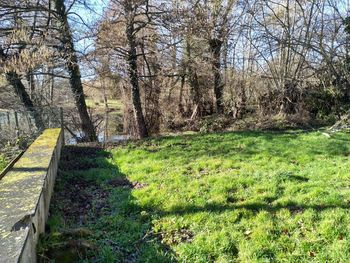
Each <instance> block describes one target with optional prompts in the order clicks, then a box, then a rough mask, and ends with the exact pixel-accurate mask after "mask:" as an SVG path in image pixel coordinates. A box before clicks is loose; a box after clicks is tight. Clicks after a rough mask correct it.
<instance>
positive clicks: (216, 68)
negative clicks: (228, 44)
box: [209, 39, 224, 114]
mask: <svg viewBox="0 0 350 263" xmlns="http://www.w3.org/2000/svg"><path fill="white" fill-rule="evenodd" d="M222 44H223V42H222V41H221V40H219V39H211V40H210V41H209V45H210V49H211V53H212V70H213V73H214V93H215V99H216V112H217V113H219V114H222V113H223V112H224V105H223V87H224V85H223V84H222V76H221V47H222Z"/></svg>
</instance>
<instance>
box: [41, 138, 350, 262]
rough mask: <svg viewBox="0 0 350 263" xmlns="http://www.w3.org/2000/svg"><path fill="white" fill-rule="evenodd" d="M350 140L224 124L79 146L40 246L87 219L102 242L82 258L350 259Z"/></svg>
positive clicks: (60, 237)
mask: <svg viewBox="0 0 350 263" xmlns="http://www.w3.org/2000/svg"><path fill="white" fill-rule="evenodd" d="M349 142H350V134H345V133H338V134H334V135H331V137H330V138H328V137H327V136H325V135H324V134H322V132H310V133H305V132H291V133H272V132H237V133H215V134H205V135H187V136H176V137H167V138H160V139H150V140H145V141H142V142H135V143H128V144H126V145H125V146H120V147H117V148H115V149H112V150H111V154H112V155H111V156H108V152H107V153H106V152H105V153H103V151H101V152H99V153H98V154H97V155H96V156H95V157H94V156H89V155H86V157H85V158H83V157H81V156H78V157H77V159H79V162H80V164H79V163H78V164H76V168H75V171H73V170H72V168H69V169H70V170H69V171H65V172H64V173H63V174H61V175H60V176H59V179H58V183H57V187H56V190H55V197H54V200H53V205H52V208H51V210H52V212H51V218H50V220H49V224H50V227H51V229H53V231H52V232H51V234H50V235H48V236H47V237H46V238H45V239H44V241H43V245H42V247H41V251H46V252H47V253H48V254H50V253H49V252H48V251H50V249H49V248H50V247H52V246H53V244H57V242H64V241H67V237H65V236H64V235H57V233H60V232H64V231H65V230H64V229H67V228H68V229H72V228H73V229H74V228H77V227H82V226H83V227H86V228H87V229H89V231H91V233H90V235H88V237H86V239H87V240H88V241H89V242H92V243H93V244H94V246H96V248H95V249H93V250H91V251H90V252H89V253H87V254H84V255H82V256H81V257H80V258H81V259H82V260H83V259H85V260H93V261H94V262H172V261H173V262H175V261H178V262H348V260H349V258H350V162H349V156H350V146H349ZM82 152H84V153H85V154H86V153H88V151H87V150H82ZM75 156H77V155H75ZM82 156H84V155H82ZM62 165H64V163H63V164H62ZM66 167H68V165H67V166H66ZM83 167H85V168H84V170H81V169H82V168H83ZM62 169H63V168H62ZM67 169H68V168H67ZM70 192H73V193H74V198H73V197H72V198H69V193H70ZM70 195H72V194H70ZM67 196H68V197H67ZM83 200H84V201H83ZM88 200H91V201H88ZM81 203H83V204H82V205H81ZM68 208H70V209H68ZM78 208H79V209H78ZM82 218H83V219H82ZM55 233H56V234H55ZM68 240H69V239H68ZM55 242H56V243H55ZM53 257H55V256H53ZM57 259H58V257H56V260H57ZM128 260H129V261H128ZM56 262H59V261H58V260H57V261H56ZM82 262H86V261H82Z"/></svg>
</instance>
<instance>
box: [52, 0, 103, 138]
mask: <svg viewBox="0 0 350 263" xmlns="http://www.w3.org/2000/svg"><path fill="white" fill-rule="evenodd" d="M55 7H56V11H57V13H58V15H59V18H60V21H61V23H62V25H61V26H62V44H63V46H64V51H65V59H66V67H67V70H68V72H69V83H70V86H71V90H72V92H73V94H74V100H75V106H76V107H77V109H78V112H79V116H80V120H81V129H82V131H83V133H84V136H85V138H84V139H85V140H88V141H96V140H97V136H96V132H95V127H94V125H93V123H92V121H91V118H90V116H89V113H88V110H87V106H86V102H85V94H84V90H83V84H82V82H81V75H80V69H79V64H78V58H77V55H76V53H75V50H74V44H73V36H72V32H71V29H70V26H69V23H68V18H67V13H66V8H65V5H64V0H55Z"/></svg>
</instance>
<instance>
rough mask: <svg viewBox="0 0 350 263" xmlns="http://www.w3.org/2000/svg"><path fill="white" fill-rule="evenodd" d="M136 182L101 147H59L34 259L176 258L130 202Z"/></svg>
mask: <svg viewBox="0 0 350 263" xmlns="http://www.w3.org/2000/svg"><path fill="white" fill-rule="evenodd" d="M84 164H86V165H87V166H86V167H84ZM141 187H143V185H142V184H140V183H138V182H130V181H129V180H128V178H127V177H126V175H125V174H123V173H122V172H121V171H120V170H119V168H118V166H117V165H115V164H114V163H113V160H112V159H111V155H110V153H109V152H106V151H105V150H104V149H103V148H101V147H99V146H92V147H91V146H88V145H85V146H65V147H64V149H63V152H62V157H61V161H60V164H59V173H58V177H57V182H56V185H55V190H54V195H53V198H52V202H51V206H50V218H49V220H48V224H47V234H46V235H45V236H43V237H42V238H41V240H40V243H39V246H38V255H39V262H53V261H55V262H62V263H65V262H77V261H79V260H92V261H98V262H100V261H101V262H136V261H140V262H176V258H175V255H174V252H173V251H172V250H171V249H170V248H169V247H167V246H165V245H164V244H162V243H161V242H160V240H159V238H158V237H157V236H155V235H153V234H152V231H151V227H152V224H151V217H150V215H148V214H143V213H142V209H141V208H140V207H139V206H138V205H137V204H136V202H135V199H134V197H133V195H132V191H133V189H134V188H141Z"/></svg>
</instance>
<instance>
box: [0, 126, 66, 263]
mask: <svg viewBox="0 0 350 263" xmlns="http://www.w3.org/2000/svg"><path fill="white" fill-rule="evenodd" d="M63 144H64V138H63V132H62V131H61V129H47V130H45V131H44V132H43V133H42V135H40V136H39V138H38V139H36V140H35V141H34V143H33V144H32V145H31V146H30V147H29V148H28V149H27V151H26V152H25V153H24V154H23V155H22V157H21V158H20V159H19V160H18V161H17V162H16V163H15V164H14V165H13V167H12V168H11V170H10V171H9V172H7V173H6V175H5V176H4V177H3V178H2V179H1V180H0V262H1V263H17V262H25V263H27V262H28V263H32V262H33V263H34V262H36V245H37V242H38V238H39V234H41V233H43V232H44V231H45V222H46V219H47V216H48V211H49V206H50V199H51V195H52V191H53V187H54V183H55V178H56V174H57V167H58V162H59V159H60V154H61V149H62V146H63Z"/></svg>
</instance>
